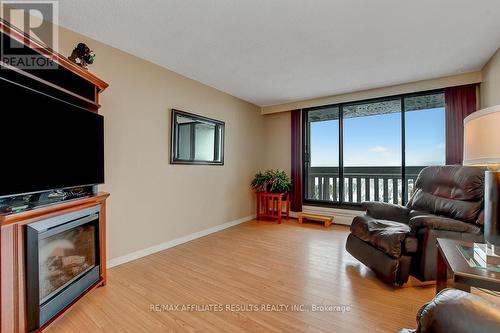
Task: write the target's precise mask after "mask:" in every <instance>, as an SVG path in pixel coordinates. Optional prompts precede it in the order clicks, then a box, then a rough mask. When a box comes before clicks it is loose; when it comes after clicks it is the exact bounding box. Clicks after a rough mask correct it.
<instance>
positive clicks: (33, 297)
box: [26, 205, 101, 331]
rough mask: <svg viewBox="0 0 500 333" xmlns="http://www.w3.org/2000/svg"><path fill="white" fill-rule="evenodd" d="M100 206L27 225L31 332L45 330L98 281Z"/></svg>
mask: <svg viewBox="0 0 500 333" xmlns="http://www.w3.org/2000/svg"><path fill="white" fill-rule="evenodd" d="M100 210H101V206H100V205H99V206H94V207H91V208H87V209H83V210H80V211H77V212H72V213H68V214H64V215H60V216H56V217H52V218H49V219H45V220H41V221H38V222H35V223H31V224H28V225H27V230H26V272H27V274H26V296H27V298H26V301H27V304H26V306H27V319H28V330H29V331H33V330H36V329H38V328H40V327H42V326H43V325H44V324H45V323H47V322H48V321H49V320H50V319H52V318H53V317H54V316H55V315H57V314H58V313H59V312H60V311H61V310H62V309H64V308H65V307H67V306H68V305H69V304H71V303H72V302H73V301H74V300H75V299H77V298H78V297H79V296H80V295H82V294H83V293H84V292H85V291H86V290H87V289H89V288H90V287H92V286H93V285H94V284H95V283H97V282H98V281H99V278H100V274H99V270H100V267H99V264H100V257H99V253H100V251H99V244H100V241H99V234H100V233H99V226H100Z"/></svg>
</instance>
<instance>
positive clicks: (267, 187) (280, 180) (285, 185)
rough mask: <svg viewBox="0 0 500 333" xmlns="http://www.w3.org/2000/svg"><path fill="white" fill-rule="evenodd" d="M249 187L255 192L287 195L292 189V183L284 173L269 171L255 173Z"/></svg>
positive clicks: (277, 170)
mask: <svg viewBox="0 0 500 333" xmlns="http://www.w3.org/2000/svg"><path fill="white" fill-rule="evenodd" d="M251 186H252V189H253V190H255V191H256V192H268V193H288V192H290V188H291V187H292V182H291V181H290V177H288V175H287V174H286V172H285V171H283V170H279V169H276V170H273V169H270V170H267V171H264V172H262V171H259V172H257V173H256V174H255V177H254V178H253V180H252V183H251Z"/></svg>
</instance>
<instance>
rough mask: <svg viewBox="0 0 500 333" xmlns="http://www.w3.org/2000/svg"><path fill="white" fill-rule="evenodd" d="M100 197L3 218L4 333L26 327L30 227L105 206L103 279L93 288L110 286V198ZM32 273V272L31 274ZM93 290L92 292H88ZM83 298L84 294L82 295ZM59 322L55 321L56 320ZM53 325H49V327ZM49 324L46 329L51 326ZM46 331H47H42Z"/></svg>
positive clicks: (0, 306)
mask: <svg viewBox="0 0 500 333" xmlns="http://www.w3.org/2000/svg"><path fill="white" fill-rule="evenodd" d="M108 196H109V194H108V193H105V192H100V193H99V194H97V195H95V196H92V197H88V198H84V199H77V200H72V201H68V202H62V203H59V204H54V205H50V206H45V207H40V208H35V209H33V210H28V211H24V212H21V213H17V214H10V215H3V216H0V228H1V229H0V332H1V333H24V332H27V328H26V324H27V322H26V312H25V311H26V298H25V296H26V294H25V292H26V285H25V277H26V273H27V272H26V263H25V255H26V254H25V251H26V246H25V242H26V235H25V232H26V225H27V224H29V223H33V222H35V221H39V220H42V219H46V218H50V217H54V216H57V215H62V214H67V213H71V212H74V211H77V210H81V209H85V208H89V207H94V206H98V205H101V210H100V215H101V224H100V228H99V229H100V230H99V231H100V237H99V243H100V250H101V253H100V280H99V281H98V282H97V283H96V284H95V285H94V286H93V287H92V288H91V289H93V288H96V287H99V286H103V285H105V284H106V199H107V198H108ZM28 273H29V272H28ZM88 291H90V290H88ZM82 296H83V295H82ZM54 319H55V318H54ZM48 324H50V322H49V323H47V325H48ZM47 325H45V326H47ZM42 329H43V328H42Z"/></svg>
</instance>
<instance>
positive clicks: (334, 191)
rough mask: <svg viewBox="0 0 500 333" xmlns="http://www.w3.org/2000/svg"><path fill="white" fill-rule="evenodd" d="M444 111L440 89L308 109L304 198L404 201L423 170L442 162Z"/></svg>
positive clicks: (345, 201) (346, 202) (356, 202)
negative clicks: (438, 90)
mask: <svg viewBox="0 0 500 333" xmlns="http://www.w3.org/2000/svg"><path fill="white" fill-rule="evenodd" d="M444 116H445V112H444V94H443V93H442V92H432V93H425V94H412V95H403V96H396V97H390V98H385V99H377V100H370V101H361V102H354V103H345V104H339V105H333V106H326V107H320V108H311V109H307V110H305V111H304V120H305V135H304V182H305V186H304V199H305V200H304V201H305V202H306V203H307V202H309V203H314V202H317V203H321V202H323V203H326V204H332V205H348V206H349V205H350V206H356V205H359V204H360V203H361V201H365V200H380V201H385V202H390V203H396V204H404V203H406V201H407V200H408V198H409V195H410V194H411V192H412V190H413V184H414V181H415V179H416V177H417V175H418V173H419V172H420V170H422V169H423V168H424V167H425V166H427V165H436V164H444V159H445V149H444V137H445V121H444ZM403 147H404V149H403ZM403 179H404V181H403Z"/></svg>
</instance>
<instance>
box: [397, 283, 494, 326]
mask: <svg viewBox="0 0 500 333" xmlns="http://www.w3.org/2000/svg"><path fill="white" fill-rule="evenodd" d="M417 325H418V326H417V329H415V330H409V329H403V330H401V331H400V332H399V333H431V332H432V333H448V332H453V333H485V332H498V331H499V329H500V307H499V305H498V304H495V303H491V302H489V301H487V300H485V299H483V298H481V297H479V296H476V295H472V294H470V293H466V292H465V291H461V290H457V289H444V290H442V291H441V292H440V293H439V294H437V295H436V297H434V299H433V300H432V301H430V302H429V303H427V304H424V305H423V306H422V307H421V308H420V310H419V311H418V313H417Z"/></svg>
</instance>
